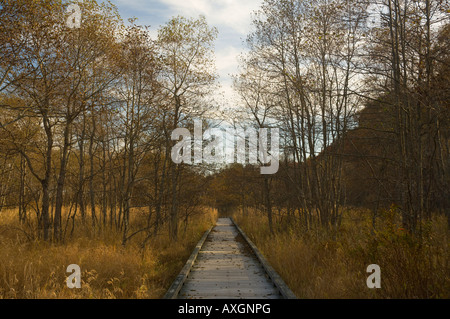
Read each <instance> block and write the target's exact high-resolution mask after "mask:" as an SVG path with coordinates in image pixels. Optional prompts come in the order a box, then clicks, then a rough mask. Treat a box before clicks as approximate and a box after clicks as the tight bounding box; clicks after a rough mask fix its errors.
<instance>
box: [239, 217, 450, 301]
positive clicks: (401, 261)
mask: <svg viewBox="0 0 450 319" xmlns="http://www.w3.org/2000/svg"><path fill="white" fill-rule="evenodd" d="M395 214H396V212H395V211H394V212H392V211H387V212H386V213H385V214H384V215H383V216H380V218H378V219H377V230H376V231H375V232H374V231H372V227H371V216H370V214H369V213H368V212H365V211H362V210H348V211H346V212H345V215H344V216H343V217H344V218H343V222H342V225H341V227H340V229H339V231H338V232H337V234H333V233H332V232H326V231H324V230H323V229H321V228H320V227H316V228H315V229H312V230H310V231H308V232H304V231H303V230H302V229H301V228H300V227H299V225H298V222H297V221H295V220H291V221H289V220H288V219H287V218H286V216H285V217H284V218H283V219H282V220H280V219H275V229H276V231H275V234H274V235H271V234H270V232H269V229H268V227H267V218H266V217H265V216H264V215H262V214H259V213H257V212H250V213H248V214H247V215H246V216H243V215H242V214H240V213H236V214H235V216H234V218H235V220H236V222H237V223H238V224H239V225H240V226H241V227H242V229H243V230H244V231H245V232H246V233H247V235H249V237H250V238H251V240H252V241H254V243H255V244H256V246H257V247H258V248H259V249H260V250H261V252H262V253H263V255H265V257H266V258H267V260H268V261H269V263H270V264H271V265H272V266H273V267H274V268H275V270H276V271H277V272H278V273H279V274H280V276H281V277H282V278H283V279H284V280H285V282H286V283H287V284H288V286H289V287H290V288H291V289H292V291H293V292H294V293H295V294H296V295H297V297H298V298H351V299H355V298H358V299H360V298H449V297H450V277H449V276H450V267H449V266H450V265H449V254H450V250H449V243H450V242H449V238H450V236H449V231H448V229H447V222H446V218H445V217H444V216H435V217H434V219H433V221H432V222H429V223H424V225H423V238H422V240H421V241H420V240H418V239H417V238H415V237H414V236H411V235H409V234H407V233H406V232H404V231H403V230H402V229H401V227H399V222H398V216H393V215H395ZM370 264H378V265H379V266H380V268H381V288H380V289H369V288H368V287H367V284H366V280H367V277H368V276H369V275H370V274H369V273H367V272H366V269H367V266H368V265H370Z"/></svg>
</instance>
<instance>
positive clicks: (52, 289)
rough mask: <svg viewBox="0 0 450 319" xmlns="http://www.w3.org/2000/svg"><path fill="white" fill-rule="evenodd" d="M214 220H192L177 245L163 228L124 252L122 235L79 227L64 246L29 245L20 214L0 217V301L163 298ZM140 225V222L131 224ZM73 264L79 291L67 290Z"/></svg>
mask: <svg viewBox="0 0 450 319" xmlns="http://www.w3.org/2000/svg"><path fill="white" fill-rule="evenodd" d="M216 215H217V213H216V212H215V211H214V210H212V209H205V210H204V212H203V214H200V215H197V216H194V217H192V220H191V221H190V222H189V224H188V227H187V229H186V231H185V232H184V229H183V227H184V226H183V224H181V225H180V226H181V227H180V228H181V229H180V233H179V239H178V241H176V242H171V241H170V240H169V237H168V231H167V229H166V227H163V229H162V231H161V233H160V235H157V236H156V237H153V238H152V239H151V240H150V241H149V242H148V244H147V246H146V248H145V249H141V246H140V243H141V242H142V238H143V237H142V236H141V237H140V238H139V236H136V237H133V239H132V240H130V241H129V242H128V243H127V245H126V246H125V247H123V246H122V245H121V233H120V232H119V231H116V230H114V229H110V228H109V227H106V228H105V229H103V230H96V231H95V232H94V231H93V229H92V228H91V229H90V230H86V228H82V227H80V225H76V227H75V231H74V234H73V236H72V237H70V236H66V239H65V240H64V242H63V243H47V242H43V241H42V240H37V239H32V240H30V238H29V236H30V234H31V231H32V229H33V228H32V227H26V226H23V225H19V223H18V222H17V221H16V219H17V212H16V211H2V212H1V213H0V299H1V298H45V299H47V298H161V297H162V296H163V295H164V293H165V292H166V290H167V289H168V287H169V286H170V284H171V283H172V281H173V279H174V278H175V276H176V275H177V274H178V272H179V271H180V270H181V268H182V267H183V265H184V263H185V262H186V260H187V258H188V257H189V255H190V253H191V251H192V250H193V248H194V247H195V244H196V243H197V242H198V240H199V239H200V238H201V236H202V234H203V233H204V231H206V230H207V229H208V228H209V227H210V226H211V225H212V224H213V223H214V222H215V219H216V218H217V216H216ZM132 216H139V214H138V213H135V214H132ZM139 222H140V221H139V217H136V218H132V221H131V224H133V223H139ZM25 233H27V234H28V235H26V234H25ZM70 264H77V265H79V266H80V268H81V280H82V285H81V289H76V288H73V289H69V288H68V287H67V285H66V278H67V276H68V275H69V274H70V273H67V272H66V268H67V266H68V265H70Z"/></svg>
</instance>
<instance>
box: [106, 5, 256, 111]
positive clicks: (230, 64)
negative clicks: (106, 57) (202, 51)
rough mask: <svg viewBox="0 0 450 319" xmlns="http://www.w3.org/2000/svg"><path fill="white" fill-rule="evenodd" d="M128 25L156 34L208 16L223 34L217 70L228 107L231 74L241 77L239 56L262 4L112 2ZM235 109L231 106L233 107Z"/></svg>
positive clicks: (217, 48)
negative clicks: (170, 24) (181, 20)
mask: <svg viewBox="0 0 450 319" xmlns="http://www.w3.org/2000/svg"><path fill="white" fill-rule="evenodd" d="M111 2H112V3H114V4H115V5H116V6H117V8H118V9H119V12H120V15H121V16H122V18H123V19H124V21H126V20H127V19H128V18H131V17H136V18H138V24H141V25H150V26H151V29H152V31H153V32H154V33H153V32H152V33H153V34H155V35H156V31H157V29H158V27H159V26H160V25H163V24H164V23H166V22H167V21H168V20H169V19H170V18H172V17H174V16H177V15H182V16H185V17H194V18H197V17H198V16H199V15H204V16H205V17H206V19H207V21H208V24H209V25H210V26H215V27H216V28H217V29H218V30H219V35H218V38H217V40H216V42H215V54H216V66H217V72H218V74H219V76H220V79H219V81H220V84H221V85H222V90H223V92H224V94H225V97H226V100H225V101H228V104H230V103H231V104H232V103H234V99H233V93H232V89H231V83H232V81H231V77H230V74H236V73H237V64H238V63H237V56H238V55H239V54H240V53H241V52H243V51H244V49H245V47H244V44H243V41H244V40H245V38H246V36H247V34H248V33H249V32H250V30H251V13H252V12H253V11H255V10H257V9H258V8H259V6H260V4H261V2H262V0H111ZM233 106H234V105H228V107H233Z"/></svg>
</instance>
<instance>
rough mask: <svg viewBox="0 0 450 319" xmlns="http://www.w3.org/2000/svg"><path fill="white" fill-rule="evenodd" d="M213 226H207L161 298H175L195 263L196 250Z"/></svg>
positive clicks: (200, 246) (197, 250)
mask: <svg viewBox="0 0 450 319" xmlns="http://www.w3.org/2000/svg"><path fill="white" fill-rule="evenodd" d="M213 227H214V226H212V227H211V228H209V229H208V230H207V231H205V233H204V234H203V236H202V238H201V239H200V240H199V242H198V243H197V246H195V248H194V251H193V252H192V254H191V256H189V259H188V260H187V261H186V264H185V265H184V267H183V268H182V269H181V271H180V273H179V274H178V276H177V277H176V278H175V280H174V281H173V283H172V285H171V286H170V288H169V289H168V290H167V292H166V294H165V295H164V297H163V299H176V298H177V297H178V293H179V292H180V290H181V288H182V287H183V284H184V282H185V280H186V278H187V276H188V275H189V272H190V271H191V268H192V265H193V264H194V263H195V260H196V259H197V256H198V252H199V251H200V249H202V246H203V244H204V243H205V240H206V238H207V237H208V235H209V233H210V232H211V230H212V229H213Z"/></svg>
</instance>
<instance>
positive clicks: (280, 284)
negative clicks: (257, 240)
mask: <svg viewBox="0 0 450 319" xmlns="http://www.w3.org/2000/svg"><path fill="white" fill-rule="evenodd" d="M230 219H231V221H232V222H233V224H234V225H235V226H236V228H237V230H238V231H239V232H240V234H241V235H242V237H244V239H245V240H246V241H247V243H248V244H249V246H250V247H251V249H252V250H253V252H254V253H255V255H256V257H257V258H258V259H259V261H260V262H261V264H262V266H263V267H264V269H265V270H266V272H267V274H268V275H269V277H270V278H271V279H272V281H273V283H274V284H275V286H277V288H278V289H279V291H280V293H281V295H282V296H283V297H284V298H285V299H297V297H296V296H295V294H294V293H293V292H292V290H291V289H290V288H289V287H288V285H286V283H285V282H284V280H283V279H282V278H281V277H280V275H278V273H277V272H276V271H275V269H273V268H272V266H270V264H269V263H268V262H267V260H266V259H265V258H264V256H263V255H262V254H261V253H260V252H259V250H258V248H257V247H256V246H255V244H253V242H252V241H251V240H250V238H248V237H247V235H246V234H245V233H244V231H243V230H242V229H241V228H240V227H239V226H238V225H237V224H236V223H235V222H234V220H233V219H232V218H230Z"/></svg>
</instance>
